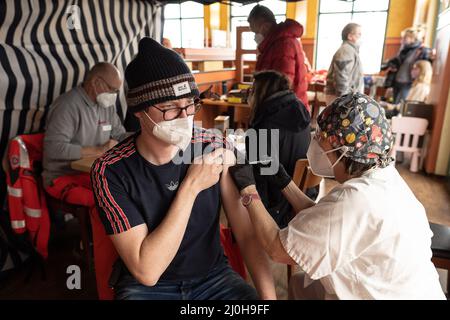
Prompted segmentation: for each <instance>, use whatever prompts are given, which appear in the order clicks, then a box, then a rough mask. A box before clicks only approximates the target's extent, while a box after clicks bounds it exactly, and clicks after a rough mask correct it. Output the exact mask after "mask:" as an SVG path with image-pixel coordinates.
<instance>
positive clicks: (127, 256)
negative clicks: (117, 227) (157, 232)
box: [109, 223, 148, 277]
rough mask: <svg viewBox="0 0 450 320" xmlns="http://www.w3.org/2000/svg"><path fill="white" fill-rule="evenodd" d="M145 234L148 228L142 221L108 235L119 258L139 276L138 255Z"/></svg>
mask: <svg viewBox="0 0 450 320" xmlns="http://www.w3.org/2000/svg"><path fill="white" fill-rule="evenodd" d="M147 235H148V228H147V225H146V224H145V223H143V224H140V225H137V226H135V227H133V228H131V229H129V230H127V231H125V232H121V233H117V234H113V235H110V236H109V237H110V239H111V241H112V243H113V245H114V247H115V248H116V250H117V253H118V254H119V256H120V258H121V259H122V261H123V262H124V263H125V265H126V266H127V268H128V270H129V271H130V272H131V273H132V274H133V275H134V276H135V277H138V276H139V275H138V274H139V272H140V271H139V256H140V251H141V246H142V243H143V241H144V239H145V238H146V237H147Z"/></svg>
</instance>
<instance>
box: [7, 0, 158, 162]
mask: <svg viewBox="0 0 450 320" xmlns="http://www.w3.org/2000/svg"><path fill="white" fill-rule="evenodd" d="M77 10H78V12H79V19H78V20H77V16H76V14H75V13H76V12H77ZM74 22H75V23H74ZM77 22H78V23H79V24H77ZM78 26H79V28H76V27H78ZM161 35H162V6H161V5H159V4H155V3H152V2H150V1H142V0H126V1H125V0H95V1H94V0H6V1H5V0H3V1H1V2H0V97H1V98H0V132H1V136H0V156H3V153H4V151H5V148H6V145H7V142H8V140H9V139H10V138H12V137H14V136H16V135H18V134H22V133H28V132H36V131H40V130H43V129H44V120H45V115H46V113H47V111H48V108H49V106H50V104H51V103H52V101H53V100H54V99H55V98H57V97H58V96H59V95H60V94H61V93H64V92H66V91H68V90H70V89H71V88H73V87H75V86H76V85H78V84H79V83H81V82H82V80H83V78H84V76H85V74H86V72H87V71H88V70H89V69H90V68H91V67H92V66H93V65H94V64H95V63H97V62H100V61H107V62H111V63H114V64H115V65H116V66H117V67H118V68H119V70H120V71H121V72H122V74H123V72H124V70H125V67H126V65H127V64H128V62H129V61H130V60H131V58H132V57H133V56H134V55H135V53H136V52H137V45H138V42H139V40H140V39H141V38H142V37H144V36H149V37H152V38H153V39H157V40H160V38H161ZM125 111H126V100H125V96H124V94H123V91H122V92H121V94H120V99H118V102H117V113H118V114H119V116H120V117H121V118H122V119H123V118H124V114H125Z"/></svg>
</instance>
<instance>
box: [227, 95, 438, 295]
mask: <svg viewBox="0 0 450 320" xmlns="http://www.w3.org/2000/svg"><path fill="white" fill-rule="evenodd" d="M317 123H318V132H317V134H316V136H315V137H314V139H312V141H311V145H310V147H309V150H308V153H307V157H308V160H309V163H310V166H311V169H312V171H313V172H314V173H315V174H316V175H319V176H324V177H334V178H335V179H336V180H337V181H338V182H339V183H340V185H339V186H337V187H335V188H334V189H333V190H332V191H331V192H330V193H329V194H328V195H327V196H325V197H324V198H322V199H321V200H320V201H319V202H318V203H317V204H316V203H314V202H313V201H311V200H310V199H309V198H307V197H306V196H305V195H304V194H303V193H302V192H301V191H300V190H299V189H298V188H297V186H296V185H295V184H294V182H292V180H291V179H290V177H289V176H288V175H287V174H286V173H285V171H284V170H283V168H282V167H280V168H281V169H280V170H279V172H278V173H277V174H276V175H275V176H268V179H271V180H272V181H274V182H275V183H276V185H277V186H278V187H279V188H280V189H281V190H282V192H283V194H284V195H285V196H286V198H287V199H288V201H289V202H290V203H291V205H292V206H293V207H294V209H295V211H296V212H298V214H297V216H296V217H295V218H294V219H293V220H292V221H291V222H290V223H289V225H288V226H287V227H286V228H284V229H282V230H279V228H278V226H277V225H276V224H275V222H274V221H273V220H272V218H271V216H270V215H269V214H268V213H267V210H266V209H265V208H264V206H263V204H262V203H261V201H258V195H257V191H256V188H255V186H254V183H253V182H254V181H253V176H252V172H253V171H252V169H251V167H250V166H249V165H236V166H234V167H232V168H230V172H231V173H232V177H233V179H234V181H235V183H236V185H237V186H238V188H239V190H240V192H241V195H242V197H243V203H244V204H245V205H246V206H247V210H248V211H249V214H250V218H251V220H252V223H253V225H254V228H255V230H256V234H257V237H258V239H259V240H260V241H261V243H262V245H263V247H264V249H265V250H266V252H267V253H268V254H269V255H270V256H271V258H272V259H273V260H275V261H277V262H282V263H288V264H293V265H299V266H300V267H301V268H302V269H303V271H304V272H305V273H306V278H307V279H306V280H307V281H305V279H304V277H303V276H294V277H293V278H292V279H291V290H290V292H291V293H292V297H293V298H316V299H318V298H325V299H336V298H338V299H445V296H444V293H443V292H442V289H441V287H440V284H439V277H438V274H437V271H436V269H435V268H434V265H433V264H432V262H431V256H432V253H431V249H430V245H431V237H432V232H431V230H430V227H429V224H428V220H427V217H426V214H425V209H424V207H423V206H422V204H421V203H420V202H419V201H418V200H417V199H416V198H415V196H414V194H413V193H412V191H411V190H410V189H409V187H408V186H407V184H406V183H405V181H404V180H403V179H402V178H401V177H400V175H399V173H398V172H397V170H396V169H395V167H394V163H393V161H392V158H391V157H390V156H389V154H390V151H391V147H392V142H393V137H392V134H391V130H390V126H389V123H388V121H387V119H386V117H385V114H384V110H383V109H382V108H380V106H379V105H378V104H377V103H376V101H374V100H373V99H371V98H369V97H368V96H366V95H363V94H360V93H350V94H347V95H344V96H342V97H340V98H338V99H336V100H335V101H334V102H333V103H332V104H331V105H330V106H328V107H327V108H326V109H325V110H324V111H323V112H322V113H321V115H320V116H319V118H318V121H317ZM253 200H254V201H253ZM308 280H309V281H308ZM311 280H313V281H312V284H311ZM314 280H319V281H314ZM308 282H309V283H308ZM305 284H306V285H308V284H310V285H311V287H308V288H305Z"/></svg>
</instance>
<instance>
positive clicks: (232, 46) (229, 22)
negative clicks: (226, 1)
mask: <svg viewBox="0 0 450 320" xmlns="http://www.w3.org/2000/svg"><path fill="white" fill-rule="evenodd" d="M280 1H281V0H280ZM261 2H264V1H262V0H261V1H257V2H253V3H249V4H255V5H257V4H260V3H261ZM282 2H284V3H285V4H286V8H285V10H284V14H274V16H275V19H276V20H277V18H279V17H284V19H285V20H286V19H287V9H288V5H287V2H285V1H282ZM233 4H238V5H242V4H241V3H237V2H233V1H231V2H230V12H229V15H228V25H229V28H228V31H229V32H230V40H231V39H233V35H232V33H233V18H245V20H247V18H248V16H244V15H236V16H233V10H232V7H233ZM242 6H243V5H242ZM269 9H271V8H269ZM271 10H272V9H271ZM234 46H235V43H230V47H231V48H233V49H236V48H235V47H234Z"/></svg>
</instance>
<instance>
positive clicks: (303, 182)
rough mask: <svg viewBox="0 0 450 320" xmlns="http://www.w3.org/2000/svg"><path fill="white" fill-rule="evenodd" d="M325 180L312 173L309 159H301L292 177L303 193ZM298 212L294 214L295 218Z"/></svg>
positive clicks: (288, 271)
mask: <svg viewBox="0 0 450 320" xmlns="http://www.w3.org/2000/svg"><path fill="white" fill-rule="evenodd" d="M322 180H323V178H322V177H319V176H316V175H315V174H314V173H312V171H311V169H310V168H309V162H308V159H299V160H297V162H296V163H295V169H294V175H293V176H292V181H294V183H295V184H296V185H297V186H298V187H299V189H300V190H301V191H302V192H306V190H307V189H309V188H314V187H319V186H320V183H321V182H322ZM297 213H298V212H294V213H293V215H294V216H295V215H296V214H297ZM292 269H293V268H292V266H290V265H288V266H287V281H288V284H289V279H290V278H291V275H292Z"/></svg>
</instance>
